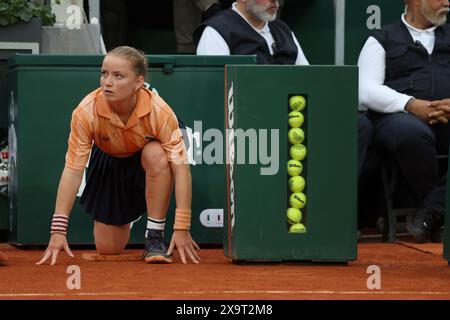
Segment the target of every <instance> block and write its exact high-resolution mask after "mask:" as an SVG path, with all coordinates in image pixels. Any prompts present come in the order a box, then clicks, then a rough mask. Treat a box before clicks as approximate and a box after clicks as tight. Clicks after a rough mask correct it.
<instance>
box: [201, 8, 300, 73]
mask: <svg viewBox="0 0 450 320" xmlns="http://www.w3.org/2000/svg"><path fill="white" fill-rule="evenodd" d="M232 9H233V11H235V12H237V13H238V14H239V15H240V16H241V17H242V18H243V19H244V20H245V21H246V22H247V23H248V24H249V25H250V26H251V27H252V28H253V29H254V30H255V31H256V32H257V33H259V34H260V35H261V36H262V37H263V38H264V40H266V42H267V46H268V47H269V51H270V54H271V55H273V49H272V45H273V43H274V42H275V40H274V39H273V37H272V34H271V33H270V29H269V24H268V23H267V22H266V23H265V24H264V27H263V28H262V29H256V28H254V27H253V26H252V25H251V24H250V22H248V20H247V19H246V18H245V17H244V16H243V15H242V14H241V13H240V12H239V10H238V9H237V8H236V2H234V3H233V6H232ZM292 38H293V39H294V42H295V45H296V46H297V49H298V54H297V59H296V60H295V64H296V65H309V62H308V60H307V59H306V57H305V54H304V53H303V50H302V49H301V47H300V44H299V42H298V40H297V38H296V37H295V35H294V33H292ZM197 55H221V56H227V55H230V48H229V47H228V44H227V43H226V42H225V40H224V39H223V37H222V36H221V35H220V33H219V32H217V31H216V30H215V29H214V28H212V27H209V26H208V27H206V28H205V30H203V33H202V36H201V38H200V41H199V43H198V46H197Z"/></svg>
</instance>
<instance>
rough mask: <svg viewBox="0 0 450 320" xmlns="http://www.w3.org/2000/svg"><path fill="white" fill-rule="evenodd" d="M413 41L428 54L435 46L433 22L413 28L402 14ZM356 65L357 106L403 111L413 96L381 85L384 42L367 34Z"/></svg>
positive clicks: (382, 81)
mask: <svg viewBox="0 0 450 320" xmlns="http://www.w3.org/2000/svg"><path fill="white" fill-rule="evenodd" d="M402 22H403V23H404V24H405V25H406V27H407V29H408V31H409V33H410V34H411V36H412V38H413V40H414V41H420V42H421V43H422V44H423V46H424V47H425V48H426V49H427V51H428V53H429V54H431V53H432V52H433V48H434V40H435V36H434V30H435V29H436V28H437V27H436V26H434V27H431V28H429V29H425V30H421V29H417V28H414V27H413V26H411V25H410V24H409V23H408V22H406V20H405V14H403V15H402ZM358 66H359V106H360V109H362V110H365V109H370V110H373V111H377V112H381V113H394V112H405V106H406V104H407V103H408V101H409V99H411V98H413V97H412V96H409V95H406V94H402V93H399V92H397V91H395V90H393V89H391V88H389V87H388V86H386V85H384V80H385V74H386V52H385V51H384V48H383V46H382V45H381V44H380V43H379V42H378V41H377V40H376V39H375V38H374V37H369V38H368V39H367V41H366V43H365V44H364V47H363V48H362V50H361V53H360V55H359V59H358Z"/></svg>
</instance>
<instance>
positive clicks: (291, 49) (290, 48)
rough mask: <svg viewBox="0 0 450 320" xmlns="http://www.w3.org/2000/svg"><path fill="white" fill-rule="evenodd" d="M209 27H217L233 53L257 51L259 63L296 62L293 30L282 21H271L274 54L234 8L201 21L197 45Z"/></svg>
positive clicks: (195, 33)
mask: <svg viewBox="0 0 450 320" xmlns="http://www.w3.org/2000/svg"><path fill="white" fill-rule="evenodd" d="M207 26H209V27H212V28H214V29H215V30H216V31H217V32H218V33H219V34H220V35H221V36H222V38H223V39H224V40H225V42H226V43H227V44H228V47H229V48H230V53H231V54H232V55H233V54H237V55H254V54H255V55H256V56H257V59H256V60H257V63H259V64H295V60H296V59H297V54H298V49H297V46H296V45H295V42H294V39H293V38H292V31H291V30H290V29H289V27H288V26H287V25H286V24H285V23H284V22H282V21H280V20H275V21H272V22H269V29H270V32H271V33H272V36H273V39H274V41H275V45H274V47H273V49H274V50H273V51H274V54H273V56H272V55H271V54H270V51H269V48H268V46H267V42H266V40H265V39H264V38H263V37H262V36H261V35H260V34H258V33H257V32H256V31H255V30H254V29H253V28H252V27H251V26H250V25H249V24H248V23H247V22H246V21H245V20H244V19H243V18H242V17H241V16H240V15H239V14H238V13H236V12H234V11H233V10H232V9H227V10H224V11H222V12H220V13H218V14H216V15H215V16H213V17H211V18H210V19H208V20H206V21H205V22H204V23H202V24H201V25H200V26H199V27H198V28H197V29H196V30H195V31H194V37H193V38H194V44H195V46H197V45H198V42H199V41H200V38H201V36H202V33H203V30H204V29H205V28H206V27H207Z"/></svg>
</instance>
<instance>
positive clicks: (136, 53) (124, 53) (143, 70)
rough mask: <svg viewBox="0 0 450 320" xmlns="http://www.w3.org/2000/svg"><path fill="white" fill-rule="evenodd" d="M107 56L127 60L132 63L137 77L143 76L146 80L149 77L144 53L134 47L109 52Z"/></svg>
mask: <svg viewBox="0 0 450 320" xmlns="http://www.w3.org/2000/svg"><path fill="white" fill-rule="evenodd" d="M107 55H115V56H118V57H122V58H125V59H126V60H129V61H131V62H132V64H133V69H134V72H135V73H136V75H138V76H143V77H144V78H145V76H146V75H147V68H148V63H147V58H146V57H145V53H144V52H143V51H141V50H137V49H135V48H133V47H127V46H121V47H117V48H114V49H113V50H111V51H109V52H108V54H107Z"/></svg>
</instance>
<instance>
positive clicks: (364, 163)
mask: <svg viewBox="0 0 450 320" xmlns="http://www.w3.org/2000/svg"><path fill="white" fill-rule="evenodd" d="M372 150H373V126H372V123H371V122H370V120H369V118H367V116H366V115H364V114H362V113H358V180H359V178H360V177H361V175H362V174H363V172H364V173H367V171H371V169H372V168H373V167H374V165H375V164H374V159H373V156H372V154H373V152H372Z"/></svg>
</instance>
